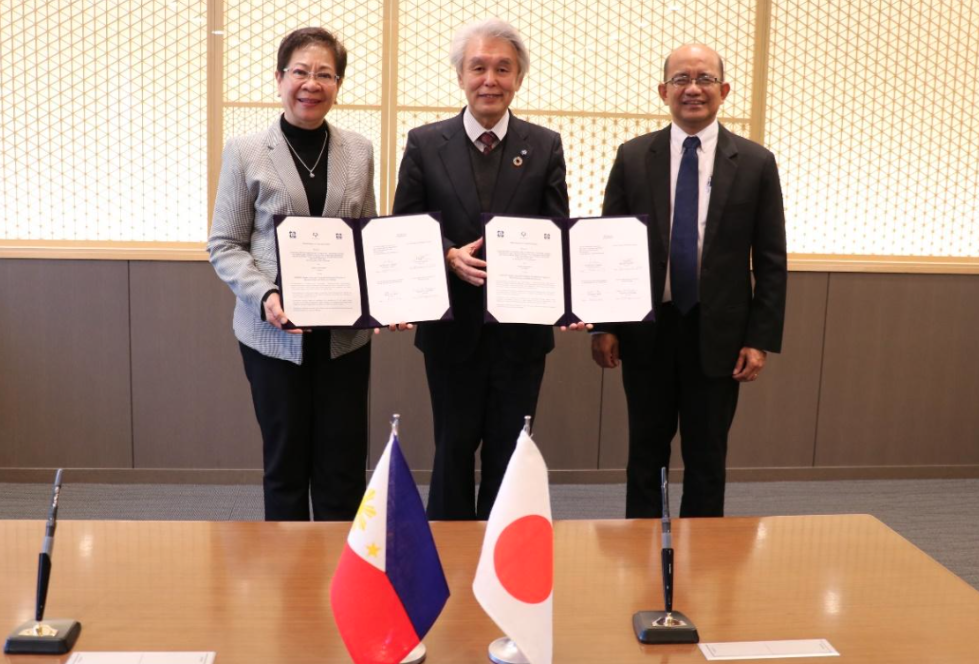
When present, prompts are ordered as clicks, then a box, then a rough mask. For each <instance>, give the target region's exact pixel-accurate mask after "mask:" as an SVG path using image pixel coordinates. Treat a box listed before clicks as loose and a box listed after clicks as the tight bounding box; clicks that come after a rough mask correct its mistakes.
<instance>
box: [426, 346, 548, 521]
mask: <svg viewBox="0 0 979 664" xmlns="http://www.w3.org/2000/svg"><path fill="white" fill-rule="evenodd" d="M482 336H483V338H482V339H481V341H480V344H479V348H478V349H477V350H476V352H475V353H474V354H473V356H472V357H470V358H469V359H467V360H465V361H464V362H445V361H438V360H435V359H433V358H432V357H431V356H430V354H426V355H425V373H426V375H427V377H428V389H429V392H430V394H431V397H432V415H433V418H434V424H435V462H434V464H433V468H432V483H431V487H430V489H429V494H428V517H429V518H430V519H432V520H440V521H444V520H464V519H487V518H489V513H490V510H491V509H492V508H493V503H494V502H495V501H496V494H497V493H499V491H500V484H501V483H502V482H503V475H504V473H506V467H507V464H508V463H509V461H510V456H511V455H512V454H513V450H514V448H515V447H516V445H517V436H519V435H520V429H521V428H523V425H524V416H525V415H530V416H531V417H533V416H534V414H535V412H536V410H537V397H538V395H539V394H540V386H541V381H542V380H543V378H544V359H545V356H543V355H542V356H541V357H540V358H539V359H533V360H525V359H524V360H517V359H513V358H510V357H507V356H506V354H505V353H503V352H501V351H500V349H499V348H498V347H497V343H496V340H495V333H494V332H493V330H492V328H488V329H487V330H485V331H484V333H483V335H482ZM480 442H482V448H481V449H480V472H481V475H480V477H481V479H480V482H479V496H478V498H477V499H476V501H475V508H474V506H473V497H474V495H475V493H476V486H475V484H476V482H475V477H474V474H475V455H476V450H477V449H478V448H479V447H480Z"/></svg>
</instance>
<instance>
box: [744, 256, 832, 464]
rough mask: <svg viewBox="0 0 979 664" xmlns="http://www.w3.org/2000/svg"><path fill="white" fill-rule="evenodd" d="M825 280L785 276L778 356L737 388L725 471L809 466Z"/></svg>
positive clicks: (822, 276)
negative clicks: (779, 351)
mask: <svg viewBox="0 0 979 664" xmlns="http://www.w3.org/2000/svg"><path fill="white" fill-rule="evenodd" d="M827 279H828V275H826V274H817V273H805V272H792V273H790V274H789V284H788V299H787V301H786V312H785V331H784V333H783V335H782V352H781V353H779V354H775V353H770V354H769V356H768V362H767V364H766V365H765V370H764V372H763V373H762V375H761V377H760V378H759V379H758V381H756V382H754V383H745V384H743V385H742V386H741V391H740V394H739V397H738V411H737V414H736V415H735V417H734V424H733V426H732V427H731V435H730V438H729V439H728V459H727V465H728V467H729V468H786V467H794V468H800V467H808V466H812V459H813V452H814V447H815V444H816V409H817V406H818V403H819V375H820V370H821V368H822V352H823V327H824V323H825V319H826V290H827Z"/></svg>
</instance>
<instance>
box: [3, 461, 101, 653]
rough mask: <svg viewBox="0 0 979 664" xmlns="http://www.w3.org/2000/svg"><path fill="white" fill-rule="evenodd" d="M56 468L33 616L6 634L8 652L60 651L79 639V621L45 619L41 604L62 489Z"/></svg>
mask: <svg viewBox="0 0 979 664" xmlns="http://www.w3.org/2000/svg"><path fill="white" fill-rule="evenodd" d="M62 472H63V470H62V469H61V468H59V469H58V472H57V474H56V475H55V476H54V489H53V490H52V492H51V509H50V510H49V511H48V523H47V526H46V528H45V532H44V543H43V545H42V546H41V554H40V555H39V556H38V563H37V601H36V604H35V611H34V620H29V621H27V622H26V623H24V624H22V625H20V626H19V627H18V628H17V629H15V630H14V631H13V632H11V634H10V636H9V637H7V642H6V643H5V644H4V646H3V651H4V652H5V653H7V654H8V655H15V654H44V655H63V654H65V653H66V652H68V651H69V650H71V648H72V646H74V645H75V641H77V640H78V634H79V633H80V632H81V631H82V625H81V623H79V622H78V621H76V620H44V608H45V605H46V604H47V598H48V582H49V581H50V580H51V553H52V551H53V549H54V531H55V529H56V528H57V525H58V524H57V520H58V496H59V495H60V493H61V474H62Z"/></svg>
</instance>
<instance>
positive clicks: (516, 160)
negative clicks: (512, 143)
mask: <svg viewBox="0 0 979 664" xmlns="http://www.w3.org/2000/svg"><path fill="white" fill-rule="evenodd" d="M513 165H514V166H517V167H520V166H523V157H520V156H517V157H514V158H513Z"/></svg>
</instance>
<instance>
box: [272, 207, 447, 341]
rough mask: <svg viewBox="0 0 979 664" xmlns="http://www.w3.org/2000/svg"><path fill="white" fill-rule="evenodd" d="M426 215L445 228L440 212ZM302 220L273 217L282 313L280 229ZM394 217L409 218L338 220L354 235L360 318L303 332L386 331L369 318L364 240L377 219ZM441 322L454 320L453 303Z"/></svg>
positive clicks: (284, 215) (277, 283)
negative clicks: (364, 233)
mask: <svg viewBox="0 0 979 664" xmlns="http://www.w3.org/2000/svg"><path fill="white" fill-rule="evenodd" d="M426 214H428V215H429V216H430V217H432V219H434V220H435V221H436V222H437V223H438V224H439V228H441V226H442V215H441V213H439V212H429V213H426ZM300 216H304V215H295V214H277V215H274V216H273V217H272V222H273V223H274V225H275V232H274V235H275V262H276V275H275V285H276V286H278V288H279V297H281V298H282V308H283V309H285V308H286V302H285V293H283V291H282V275H281V270H279V269H278V266H279V265H281V264H282V256H281V253H280V249H279V225H280V224H281V223H282V222H283V221H285V220H286V219H287V218H289V217H300ZM309 216H311V215H309ZM393 216H406V215H388V216H385V217H361V218H356V217H339V219H341V220H342V221H343V223H345V224H346V225H347V227H348V228H350V230H351V232H353V234H354V256H355V258H356V261H357V282H358V286H359V288H360V317H359V318H357V320H356V321H354V323H353V325H329V326H323V325H317V326H312V327H304V328H303V329H307V330H309V329H312V330H315V329H328V328H331V327H336V328H354V329H370V328H374V327H383V325H381V323H380V322H379V321H378V320H377V319H376V318H374V317H373V316H371V314H370V301H369V298H368V296H367V280H366V279H365V278H364V275H365V274H366V273H367V271H366V269H365V263H364V238H363V230H364V228H365V227H366V226H367V224H369V223H370V222H371V221H373V220H374V219H387V218H390V217H393ZM411 216H414V215H411ZM445 278H446V286H445V287H446V292H448V288H449V284H448V278H449V277H448V273H446V277H445ZM439 320H452V305H451V302H450V303H449V308H448V309H446V310H445V313H444V314H442V317H441V318H440V319H439ZM405 322H410V323H415V322H418V321H405ZM282 327H283V328H284V329H287V330H294V329H296V328H297V327H301V326H297V325H295V324H294V323H293V322H292V321H289V322H288V323H286V324H285V325H283V326H282Z"/></svg>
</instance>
